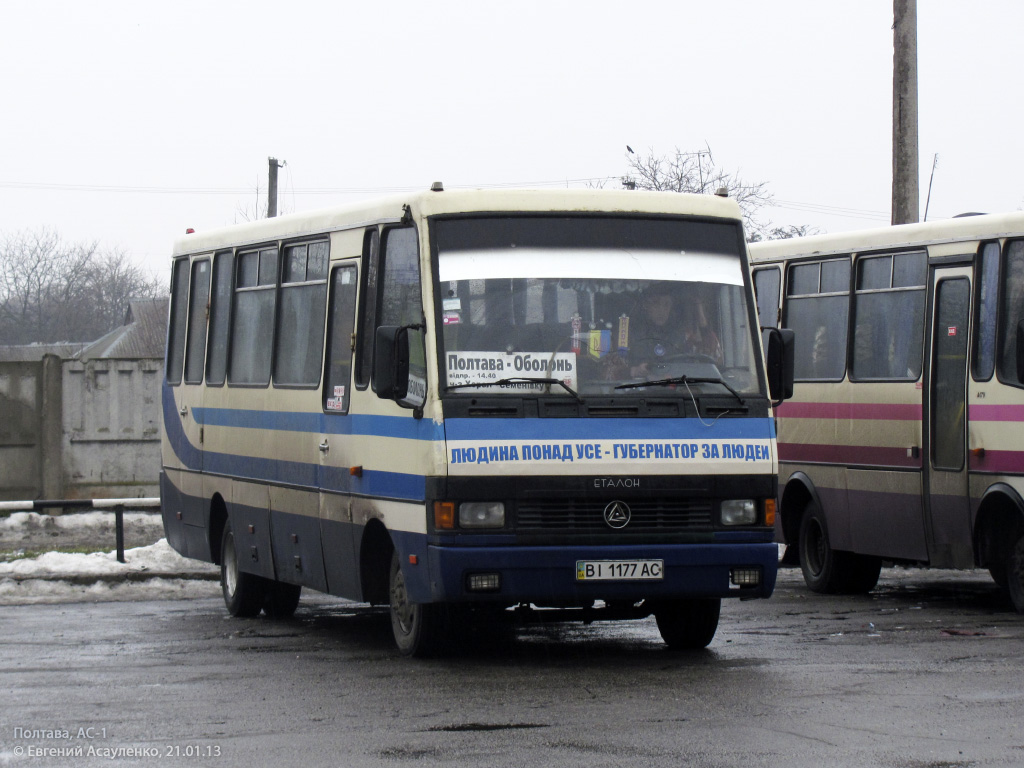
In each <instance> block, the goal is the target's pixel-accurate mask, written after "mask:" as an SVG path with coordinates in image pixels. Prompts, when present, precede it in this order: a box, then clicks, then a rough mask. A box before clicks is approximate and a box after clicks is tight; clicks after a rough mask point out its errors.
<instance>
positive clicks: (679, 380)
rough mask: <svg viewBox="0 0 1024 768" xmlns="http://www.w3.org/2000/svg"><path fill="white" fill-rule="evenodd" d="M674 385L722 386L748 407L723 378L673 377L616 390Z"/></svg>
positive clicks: (619, 387) (627, 385) (623, 385)
mask: <svg viewBox="0 0 1024 768" xmlns="http://www.w3.org/2000/svg"><path fill="white" fill-rule="evenodd" d="M673 384H721V385H722V386H723V387H725V388H726V389H727V390H729V392H730V393H731V394H732V396H733V397H735V398H736V399H737V400H739V401H740V405H746V403H745V402H744V400H743V398H742V397H741V396H740V393H739V392H737V391H736V390H735V389H733V388H732V386H731V385H730V384H729V383H728V382H727V381H726V380H725V379H722V378H716V377H714V376H686V375H685V374H684V375H682V376H673V377H671V378H669V379H652V380H651V381H639V382H635V383H631V384H619V385H618V386H617V387H615V389H639V388H641V387H670V386H672V385H673Z"/></svg>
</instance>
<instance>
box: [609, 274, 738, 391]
mask: <svg viewBox="0 0 1024 768" xmlns="http://www.w3.org/2000/svg"><path fill="white" fill-rule="evenodd" d="M637 304H638V307H637V308H638V310H639V311H638V312H635V313H634V316H633V317H632V318H631V319H630V322H629V330H628V334H629V338H628V354H626V355H616V354H614V353H613V354H611V355H609V357H608V358H607V365H608V366H609V367H610V369H611V370H609V374H610V375H612V376H623V375H625V372H626V370H627V369H628V375H629V376H631V377H633V378H641V377H648V376H656V375H658V371H659V369H660V368H663V367H664V366H665V364H667V363H668V362H669V361H671V360H673V359H680V358H685V357H692V356H702V357H704V358H710V359H711V361H713V362H715V363H719V362H721V360H722V345H721V344H720V342H719V340H718V336H717V334H715V332H714V330H713V329H712V328H711V325H710V323H709V321H708V316H709V312H708V309H707V307H706V302H705V299H704V297H703V296H701V295H700V291H699V289H698V288H697V287H696V286H684V285H681V284H679V283H669V282H659V283H652V284H651V285H650V286H649V287H648V288H647V289H646V290H644V292H643V293H642V295H641V296H640V298H639V299H638V302H637ZM620 351H621V350H620Z"/></svg>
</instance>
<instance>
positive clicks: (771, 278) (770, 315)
mask: <svg viewBox="0 0 1024 768" xmlns="http://www.w3.org/2000/svg"><path fill="white" fill-rule="evenodd" d="M780 281H781V277H780V275H779V270H778V268H777V267H773V268H771V269H759V270H757V271H755V272H754V293H755V294H756V296H757V317H758V322H759V323H760V324H761V326H762V327H764V328H775V327H777V326H778V324H779V283H780Z"/></svg>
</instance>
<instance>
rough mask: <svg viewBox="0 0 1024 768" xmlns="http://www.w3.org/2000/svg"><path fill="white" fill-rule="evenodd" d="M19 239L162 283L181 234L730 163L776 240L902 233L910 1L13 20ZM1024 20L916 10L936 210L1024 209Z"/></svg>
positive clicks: (292, 9)
mask: <svg viewBox="0 0 1024 768" xmlns="http://www.w3.org/2000/svg"><path fill="white" fill-rule="evenodd" d="M0 29H2V30H3V45H2V46H0V67H2V72H3V77H2V79H0V104H2V105H3V117H2V119H0V139H2V146H3V149H4V163H3V166H2V170H0V230H2V231H11V230H19V229H26V228H37V227H42V226H46V227H52V228H54V229H56V230H57V231H59V232H60V233H61V234H62V236H63V237H64V238H65V239H68V240H98V241H100V245H101V246H102V247H105V248H106V247H121V248H123V249H125V250H126V251H127V252H128V253H130V254H131V255H132V256H133V257H134V258H136V259H137V260H138V261H139V262H141V263H143V264H145V265H146V266H147V267H149V268H151V269H153V270H158V271H160V272H161V274H163V273H166V271H167V259H168V256H169V253H170V248H171V242H172V240H173V239H174V238H175V237H176V236H178V235H179V234H180V233H183V232H184V231H185V228H186V227H195V228H196V229H197V230H198V229H209V228H212V227H217V226H221V225H224V224H231V223H233V222H235V221H240V220H244V214H243V212H247V213H248V215H249V216H252V214H253V211H254V210H255V207H256V197H257V185H259V188H260V199H261V203H262V204H265V195H266V175H267V157H268V156H275V157H278V158H280V159H282V160H285V161H286V162H287V167H285V168H284V169H282V171H281V177H280V179H281V181H280V184H281V193H282V194H281V208H282V210H283V211H284V212H290V211H296V210H310V209H314V208H320V207H324V206H328V205H332V204H335V203H339V202H349V201H352V200H354V199H357V198H359V197H372V196H376V195H379V194H385V193H390V192H393V191H396V190H401V189H409V188H415V189H422V188H426V187H428V186H429V185H430V183H431V182H432V181H434V180H443V181H444V182H445V184H446V185H447V186H449V187H452V186H457V185H482V186H491V185H505V184H513V183H514V184H523V185H537V184H543V185H545V186H553V185H560V184H561V185H566V184H568V185H571V186H583V185H585V183H586V180H588V179H600V178H608V179H609V180H610V181H609V185H610V186H617V184H616V183H615V182H614V179H617V178H618V177H620V176H622V175H623V174H624V173H625V171H626V161H625V147H626V145H627V144H629V145H631V146H632V147H633V148H634V149H636V150H637V151H639V152H642V153H646V152H647V151H649V150H652V149H653V150H654V151H655V152H656V153H659V154H667V153H670V152H671V151H672V150H673V149H674V148H675V147H679V148H680V149H682V150H684V151H687V150H697V149H702V148H704V147H705V146H706V145H707V146H710V148H711V150H712V152H713V153H714V159H715V161H716V162H717V163H718V164H719V165H720V166H722V167H724V168H725V169H726V170H729V171H738V172H739V173H740V174H741V175H742V176H743V177H744V178H746V179H748V180H751V181H767V182H768V184H769V189H770V191H771V192H772V193H773V194H774V196H775V198H776V203H777V207H774V208H772V209H771V210H768V211H765V215H764V218H767V219H770V220H771V221H772V222H774V223H776V224H780V225H781V224H810V225H813V226H816V227H818V228H820V229H822V230H824V231H829V232H836V231H841V230H849V229H859V228H865V227H871V226H880V225H885V224H887V223H888V221H889V207H890V194H891V155H890V147H891V110H892V0H858V1H857V2H849V1H847V2H826V1H825V0H776V1H775V2H763V1H762V2H753V1H752V2H740V1H739V0H716V1H714V2H711V1H708V0H705V1H704V2H690V1H689V0H666V1H665V2H661V1H655V0H632V1H631V2H604V1H603V0H590V1H589V2H556V1H555V0H547V1H546V2H532V1H531V0H517V1H516V2H514V3H511V2H485V1H483V0H475V1H473V2H457V1H455V0H451V1H449V0H433V1H432V2H404V1H402V0H389V2H386V3H385V2H372V1H365V2H358V3H356V2H347V1H346V0H331V1H330V2H305V1H304V0H293V1H292V2H290V3H280V2H263V1H262V0H258V1H257V0H247V1H245V2H216V0H202V1H201V2H192V1H191V0H178V1H176V2H174V3H163V4H160V7H159V8H158V7H157V4H155V3H144V2H138V0H124V1H121V0H94V1H93V2H88V3H86V2H80V1H79V0H68V1H66V2H54V1H52V0H37V1H36V2H15V1H14V0H8V1H5V2H2V3H0ZM1022 36H1024V2H1021V1H1020V0H975V1H974V2H972V3H970V4H968V3H965V2H963V0H919V2H918V48H919V51H918V72H919V93H920V165H921V211H922V214H923V212H924V204H925V195H926V193H927V189H928V174H929V172H930V170H931V165H932V157H933V154H934V153H936V152H937V153H939V156H940V158H939V165H938V170H937V171H936V174H935V186H934V190H933V192H932V201H931V210H930V213H929V218H930V219H935V218H942V217H950V216H953V215H955V214H957V213H961V212H964V211H1007V210H1015V209H1018V208H1021V207H1022V206H1024V156H1022V152H1021V151H1020V148H1019V144H1020V139H1019V126H1020V125H1021V124H1022V123H1024V115H1022V106H1021V101H1022V99H1024V95H1022V94H1024V89H1022V88H1021V64H1020V63H1019V62H1020V52H1019V51H1020V40H1021V38H1022Z"/></svg>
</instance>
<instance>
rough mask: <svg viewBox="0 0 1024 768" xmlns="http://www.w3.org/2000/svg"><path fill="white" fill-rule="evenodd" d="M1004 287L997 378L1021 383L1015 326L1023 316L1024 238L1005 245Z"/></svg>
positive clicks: (1011, 382) (1023, 318)
mask: <svg viewBox="0 0 1024 768" xmlns="http://www.w3.org/2000/svg"><path fill="white" fill-rule="evenodd" d="M1003 274H1004V275H1005V278H1004V280H1005V282H1006V287H1005V288H1004V289H1003V306H1002V310H1003V311H1002V313H1001V317H1002V320H1001V322H1000V334H999V338H1000V339H1001V343H1000V354H999V378H1000V379H1001V380H1003V381H1006V382H1009V383H1010V384H1017V385H1021V384H1024V382H1022V381H1020V379H1018V378H1017V326H1018V325H1019V324H1020V322H1021V320H1024V240H1014V241H1013V242H1012V243H1009V245H1008V246H1007V248H1006V262H1005V263H1004V265H1003Z"/></svg>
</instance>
